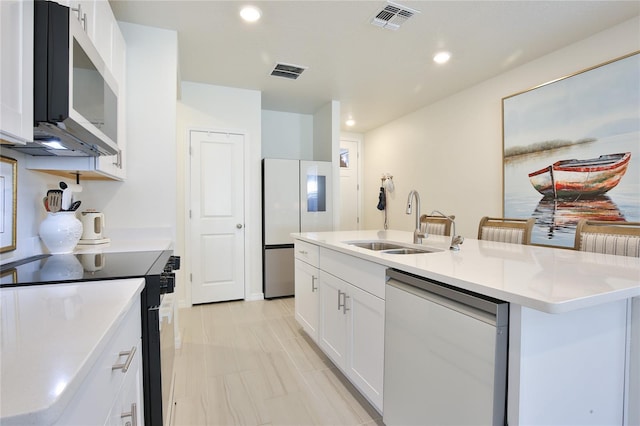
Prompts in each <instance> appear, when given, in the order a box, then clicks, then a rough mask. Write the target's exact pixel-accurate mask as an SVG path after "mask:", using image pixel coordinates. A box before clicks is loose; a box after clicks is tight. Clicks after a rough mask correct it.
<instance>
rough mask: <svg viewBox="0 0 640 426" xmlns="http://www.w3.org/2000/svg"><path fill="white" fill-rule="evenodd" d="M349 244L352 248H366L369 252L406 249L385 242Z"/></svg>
mask: <svg viewBox="0 0 640 426" xmlns="http://www.w3.org/2000/svg"><path fill="white" fill-rule="evenodd" d="M347 244H349V245H350V246H356V247H360V248H364V249H367V250H374V251H380V250H390V249H401V248H404V247H403V246H400V245H398V244H393V243H386V242H383V241H355V242H352V243H347Z"/></svg>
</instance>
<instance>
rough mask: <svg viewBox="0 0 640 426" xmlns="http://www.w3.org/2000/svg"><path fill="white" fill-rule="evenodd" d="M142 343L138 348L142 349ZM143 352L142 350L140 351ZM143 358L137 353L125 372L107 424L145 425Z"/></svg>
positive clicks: (120, 425)
mask: <svg viewBox="0 0 640 426" xmlns="http://www.w3.org/2000/svg"><path fill="white" fill-rule="evenodd" d="M141 347H142V345H141V344H140V345H138V350H140V351H142V348H141ZM140 353H142V352H140ZM141 383H142V359H141V358H140V356H139V355H137V354H136V357H135V359H134V360H133V362H132V363H131V366H130V367H129V370H128V371H127V373H126V374H125V379H124V384H123V385H122V389H121V390H120V394H119V395H118V396H117V398H116V401H115V402H114V404H113V406H112V407H111V412H110V413H109V417H108V418H107V420H106V422H105V425H113V426H126V425H127V424H128V425H130V426H133V425H138V426H142V425H144V421H143V420H144V419H143V411H144V407H143V406H142V386H141Z"/></svg>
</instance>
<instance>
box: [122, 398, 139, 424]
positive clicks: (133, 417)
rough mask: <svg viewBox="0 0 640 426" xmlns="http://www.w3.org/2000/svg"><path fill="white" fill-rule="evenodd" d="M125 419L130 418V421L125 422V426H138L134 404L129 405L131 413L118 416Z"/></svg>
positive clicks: (136, 408) (136, 409)
mask: <svg viewBox="0 0 640 426" xmlns="http://www.w3.org/2000/svg"><path fill="white" fill-rule="evenodd" d="M125 417H131V421H130V422H126V423H125V426H138V407H136V403H135V402H134V403H133V404H131V411H129V412H128V413H122V414H120V418H121V419H124V418H125Z"/></svg>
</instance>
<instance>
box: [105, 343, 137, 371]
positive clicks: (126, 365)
mask: <svg viewBox="0 0 640 426" xmlns="http://www.w3.org/2000/svg"><path fill="white" fill-rule="evenodd" d="M135 353H136V347H135V346H133V347H132V348H131V350H130V351H122V352H120V353H119V354H118V359H120V357H123V356H126V357H127V359H126V360H125V361H124V363H123V364H113V366H112V367H111V370H122V372H123V373H126V372H127V370H128V369H129V367H130V366H131V361H133V356H134V355H135Z"/></svg>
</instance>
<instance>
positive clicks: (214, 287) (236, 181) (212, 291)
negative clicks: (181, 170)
mask: <svg viewBox="0 0 640 426" xmlns="http://www.w3.org/2000/svg"><path fill="white" fill-rule="evenodd" d="M189 150H190V157H189V163H190V179H191V191H190V193H191V196H190V201H189V203H190V204H189V206H190V211H189V215H190V231H189V232H190V240H191V247H192V250H191V252H192V255H191V274H192V275H191V303H192V304H198V303H210V302H220V301H227V300H238V299H244V298H245V273H244V271H245V258H244V253H245V231H244V224H245V217H244V202H245V201H244V200H245V197H244V155H245V154H244V152H245V135H244V134H239V133H223V132H214V131H200V130H191V131H190V132H189Z"/></svg>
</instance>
